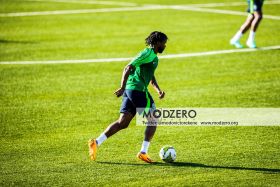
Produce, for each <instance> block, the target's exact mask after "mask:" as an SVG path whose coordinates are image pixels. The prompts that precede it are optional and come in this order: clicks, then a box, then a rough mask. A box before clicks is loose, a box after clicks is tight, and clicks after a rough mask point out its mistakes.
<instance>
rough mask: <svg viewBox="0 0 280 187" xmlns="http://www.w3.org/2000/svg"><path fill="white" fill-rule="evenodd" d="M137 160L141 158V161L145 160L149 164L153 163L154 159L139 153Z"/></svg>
mask: <svg viewBox="0 0 280 187" xmlns="http://www.w3.org/2000/svg"><path fill="white" fill-rule="evenodd" d="M137 158H139V159H140V160H143V161H144V162H147V163H153V161H152V159H151V158H150V157H149V155H148V154H146V153H141V152H139V153H138V154H137Z"/></svg>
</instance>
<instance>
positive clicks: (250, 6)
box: [230, 0, 254, 48]
mask: <svg viewBox="0 0 280 187" xmlns="http://www.w3.org/2000/svg"><path fill="white" fill-rule="evenodd" d="M247 2H248V10H247V12H248V13H249V14H248V17H247V19H246V21H245V22H244V23H243V24H242V26H241V27H240V29H239V30H238V31H237V32H236V34H235V35H234V36H233V37H232V38H231V40H230V44H231V45H233V46H235V47H236V48H243V45H241V44H240V41H239V40H240V38H241V37H242V36H243V34H244V33H246V31H248V29H249V28H250V27H251V23H252V21H253V20H254V14H253V12H254V11H253V8H254V1H253V0H247Z"/></svg>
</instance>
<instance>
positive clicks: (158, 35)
mask: <svg viewBox="0 0 280 187" xmlns="http://www.w3.org/2000/svg"><path fill="white" fill-rule="evenodd" d="M167 39H168V38H167V36H166V34H164V33H162V32H159V31H154V32H152V33H151V34H150V35H149V36H148V37H147V38H146V39H145V41H146V45H151V46H153V45H155V44H156V43H157V42H163V41H166V40H167Z"/></svg>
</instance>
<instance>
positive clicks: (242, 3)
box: [177, 1, 280, 8]
mask: <svg viewBox="0 0 280 187" xmlns="http://www.w3.org/2000/svg"><path fill="white" fill-rule="evenodd" d="M265 4H266V5H267V4H269V5H275V4H280V1H266V2H265ZM242 5H243V6H247V5H248V3H246V2H229V3H207V4H186V5H181V6H192V7H201V8H203V7H223V6H226V7H228V6H242ZM177 6H180V5H177Z"/></svg>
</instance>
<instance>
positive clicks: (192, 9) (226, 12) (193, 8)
mask: <svg viewBox="0 0 280 187" xmlns="http://www.w3.org/2000/svg"><path fill="white" fill-rule="evenodd" d="M169 7H170V8H172V9H175V10H189V11H196V12H208V13H218V14H227V15H241V16H247V15H248V13H246V12H239V11H233V10H219V9H212V8H200V7H192V6H180V5H176V6H169ZM263 17H264V18H267V19H274V20H280V16H272V15H264V16H263Z"/></svg>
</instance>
